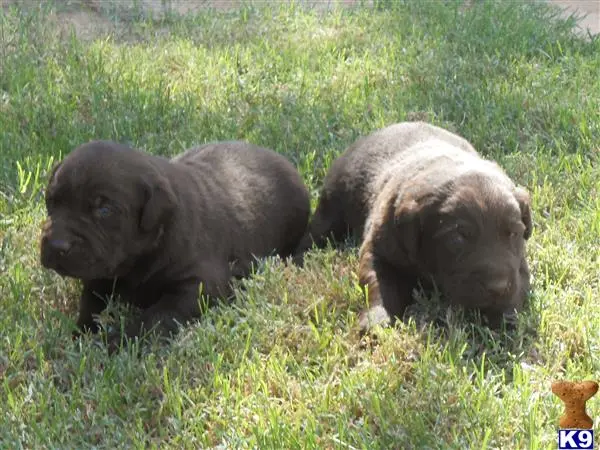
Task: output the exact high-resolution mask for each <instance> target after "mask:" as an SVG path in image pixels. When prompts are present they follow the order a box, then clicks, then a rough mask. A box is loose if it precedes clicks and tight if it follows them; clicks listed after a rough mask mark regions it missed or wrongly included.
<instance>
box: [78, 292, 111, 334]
mask: <svg viewBox="0 0 600 450" xmlns="http://www.w3.org/2000/svg"><path fill="white" fill-rule="evenodd" d="M112 290H113V282H112V280H95V281H90V282H85V283H84V284H83V290H82V292H81V297H80V298H79V315H78V317H77V328H78V330H76V331H74V332H73V337H74V338H76V337H78V336H80V335H81V333H82V332H84V333H85V332H87V331H90V332H92V333H96V332H98V329H99V326H98V323H97V322H96V321H95V320H94V316H95V315H98V314H100V313H101V312H102V311H104V309H105V308H106V297H107V296H108V295H110V294H111V293H112Z"/></svg>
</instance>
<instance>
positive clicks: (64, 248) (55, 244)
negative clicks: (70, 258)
mask: <svg viewBox="0 0 600 450" xmlns="http://www.w3.org/2000/svg"><path fill="white" fill-rule="evenodd" d="M48 245H49V246H50V248H51V249H52V250H53V251H54V252H56V253H58V254H59V255H66V254H67V253H69V250H71V242H69V241H67V240H66V239H51V240H50V241H48Z"/></svg>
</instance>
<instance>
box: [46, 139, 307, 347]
mask: <svg viewBox="0 0 600 450" xmlns="http://www.w3.org/2000/svg"><path fill="white" fill-rule="evenodd" d="M46 207H47V211H48V216H49V217H48V219H47V221H46V223H45V224H44V227H43V232H42V236H41V263H42V265H43V266H44V267H46V268H49V269H53V270H55V271H56V272H57V273H59V274H61V275H63V276H68V277H73V278H77V279H80V280H82V281H83V292H82V295H81V299H80V310H79V318H78V320H77V325H78V326H79V328H80V329H82V330H86V329H89V330H92V331H97V329H98V326H97V324H96V322H95V321H94V315H96V314H98V313H100V312H101V311H102V310H104V309H105V307H106V304H105V298H106V296H107V295H110V294H111V293H113V291H114V292H115V293H117V294H119V295H120V296H121V297H122V298H123V299H124V300H125V301H129V302H131V303H133V304H134V305H136V306H139V307H141V308H143V309H144V311H143V314H142V316H141V319H140V320H139V321H135V323H132V324H130V325H129V326H128V327H127V329H126V335H127V336H129V337H133V336H136V335H138V334H139V333H141V332H142V330H143V329H149V328H150V327H153V326H155V325H158V328H159V330H160V331H161V332H171V331H175V329H176V325H177V323H176V322H179V323H184V322H186V321H188V320H189V319H194V318H196V317H198V316H199V315H200V308H199V288H200V285H201V284H202V293H203V294H205V295H207V296H209V297H210V298H212V299H216V298H219V297H221V298H222V297H227V296H228V295H230V294H231V285H230V281H231V277H232V276H236V277H241V276H245V275H247V274H248V273H249V271H250V269H251V264H252V262H253V260H254V258H255V257H263V256H267V255H271V254H279V255H280V256H282V257H286V256H288V255H290V254H291V252H292V251H293V249H294V248H295V246H296V245H297V244H298V241H299V239H300V238H301V236H302V234H303V233H304V231H305V229H306V225H307V223H308V218H309V214H310V204H309V193H308V191H307V189H306V187H305V185H304V183H303V181H302V179H301V177H300V175H299V173H298V171H297V170H296V168H295V167H294V166H293V165H292V164H291V162H289V161H288V160H287V159H286V158H285V157H283V156H282V155H279V154H277V153H275V152H273V151H271V150H268V149H264V148H261V147H258V146H255V145H252V144H248V143H244V142H236V141H233V142H221V143H212V144H207V145H204V146H201V147H199V148H195V149H191V150H189V151H187V152H185V153H183V154H182V155H179V156H177V157H175V158H173V159H172V160H169V159H166V158H162V157H158V156H152V155H150V154H147V153H144V152H141V151H138V150H134V149H131V148H129V147H126V146H125V145H121V144H117V143H114V142H110V141H94V142H90V143H87V144H84V145H82V146H80V147H78V148H77V149H75V150H74V151H73V152H71V153H70V154H69V155H68V156H67V157H66V158H65V159H64V160H63V161H62V162H61V163H60V165H58V166H57V167H56V168H55V169H54V171H53V173H52V176H51V179H50V181H49V184H48V187H47V191H46ZM113 288H114V289H113Z"/></svg>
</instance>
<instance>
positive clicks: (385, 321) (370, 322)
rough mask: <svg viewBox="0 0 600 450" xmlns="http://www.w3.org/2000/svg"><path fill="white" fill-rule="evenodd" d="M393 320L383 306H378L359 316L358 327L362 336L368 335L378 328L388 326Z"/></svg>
mask: <svg viewBox="0 0 600 450" xmlns="http://www.w3.org/2000/svg"><path fill="white" fill-rule="evenodd" d="M390 323H391V319H390V316H389V314H388V313H387V311H386V310H385V308H384V307H383V306H382V305H376V306H373V307H371V308H369V309H366V310H363V311H361V313H360V314H359V316H358V327H359V330H360V333H361V334H362V335H365V334H367V333H368V332H369V331H371V330H372V329H373V328H374V327H376V326H378V325H379V326H382V327H384V326H388V325H389V324H390Z"/></svg>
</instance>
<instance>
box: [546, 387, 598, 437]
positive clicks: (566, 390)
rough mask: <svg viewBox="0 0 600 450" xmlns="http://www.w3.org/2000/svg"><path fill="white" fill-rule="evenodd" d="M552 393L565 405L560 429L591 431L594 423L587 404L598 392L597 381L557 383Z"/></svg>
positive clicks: (560, 420) (559, 422)
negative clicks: (586, 408) (587, 410)
mask: <svg viewBox="0 0 600 450" xmlns="http://www.w3.org/2000/svg"><path fill="white" fill-rule="evenodd" d="M552 392H553V393H554V394H555V395H556V396H557V397H558V398H560V399H561V400H562V401H563V403H564V404H565V410H564V414H563V415H562V416H560V419H559V421H558V425H559V427H560V428H569V429H585V430H589V429H591V428H592V426H593V425H594V421H593V420H592V418H591V417H590V416H588V414H587V412H586V411H585V403H586V402H587V401H588V400H589V399H590V398H592V397H593V396H594V394H596V392H598V383H596V382H595V381H580V382H573V381H555V382H554V383H552Z"/></svg>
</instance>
